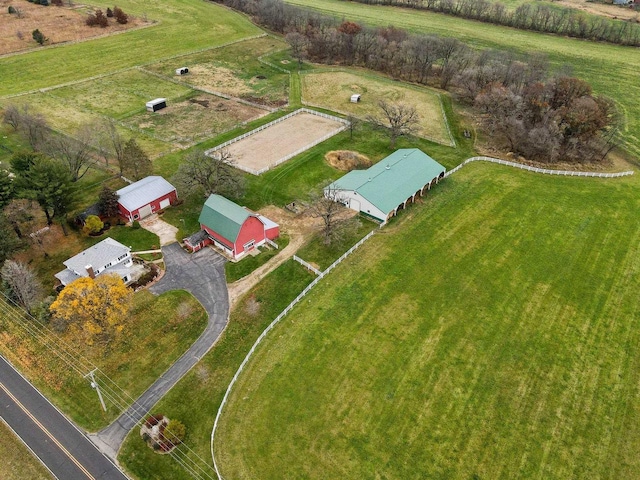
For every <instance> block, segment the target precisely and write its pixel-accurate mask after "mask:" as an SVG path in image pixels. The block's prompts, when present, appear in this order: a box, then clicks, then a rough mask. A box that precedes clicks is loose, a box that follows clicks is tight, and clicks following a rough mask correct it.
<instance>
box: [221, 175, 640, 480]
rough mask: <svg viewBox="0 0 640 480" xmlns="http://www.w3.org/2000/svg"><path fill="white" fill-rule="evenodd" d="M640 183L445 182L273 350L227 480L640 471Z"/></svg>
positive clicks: (339, 273)
mask: <svg viewBox="0 0 640 480" xmlns="http://www.w3.org/2000/svg"><path fill="white" fill-rule="evenodd" d="M638 182H639V180H638V178H627V179H623V180H617V181H616V180H614V181H603V180H593V179H580V180H578V179H575V178H573V179H571V178H550V177H543V176H541V175H536V174H531V173H526V172H521V171H514V170H512V169H508V168H505V167H500V166H495V165H488V164H472V165H469V166H466V167H465V168H464V169H462V170H461V171H460V172H459V173H458V174H456V175H455V176H454V177H452V178H451V179H448V180H447V181H446V182H443V183H441V184H440V185H438V187H437V188H436V189H435V190H432V191H431V192H430V193H429V194H428V195H427V196H426V197H425V200H424V203H425V204H424V205H423V206H412V207H411V208H409V209H408V210H407V211H405V212H403V214H402V215H401V216H400V218H399V220H398V221H397V222H394V223H392V224H391V225H390V226H389V227H388V228H386V229H383V230H382V231H381V232H380V233H378V234H377V235H375V236H374V237H373V238H372V239H371V240H370V241H369V242H368V243H367V244H365V245H364V246H363V248H362V250H359V251H358V252H357V253H356V254H355V255H353V256H352V257H350V258H349V259H348V260H347V261H346V262H345V263H344V264H342V265H341V266H340V267H338V268H337V269H336V270H335V271H334V272H332V273H331V274H330V275H329V276H328V277H327V278H326V279H325V280H324V281H323V282H321V283H320V284H319V285H318V287H316V289H315V290H314V291H313V292H312V293H311V295H310V296H309V297H308V300H307V299H305V301H304V302H303V303H302V304H300V305H299V306H298V307H296V309H295V310H294V311H293V312H292V313H291V314H290V315H289V316H288V317H287V318H286V319H285V320H284V321H283V323H281V324H280V325H279V326H277V327H276V329H275V330H274V331H273V332H272V333H271V334H270V335H269V336H268V337H267V339H266V342H265V343H263V344H262V345H261V347H260V348H259V349H258V351H257V352H256V355H255V356H254V357H253V359H252V360H251V361H250V363H249V364H248V365H247V368H248V369H246V370H245V372H244V373H243V375H242V376H241V377H240V379H239V383H238V384H237V385H236V388H235V389H234V391H233V393H232V395H231V398H230V403H229V404H228V408H227V410H226V411H225V413H224V414H223V416H222V423H221V424H220V430H219V432H218V436H217V437H216V452H217V458H218V460H219V464H221V466H222V472H221V473H222V475H224V477H225V478H236V479H243V478H261V479H268V478H274V479H275V478H277V479H283V478H308V479H313V478H399V479H400V478H401V479H406V478H464V479H468V478H545V479H546V478H549V479H552V478H558V479H564V478H612V479H614V478H637V477H638V476H640V461H639V460H638V456H637V451H638V448H639V447H640V423H639V422H638V415H639V414H638V412H639V411H640V387H639V385H640V373H639V372H640V369H639V367H640V355H639V354H638V345H639V344H640V331H639V330H638V328H637V322H638V320H639V319H640V305H639V304H638V300H637V292H638V289H639V288H640V224H639V223H638V221H637V212H638V209H639V208H640V200H639V197H638V195H637V191H638ZM603 199H606V201H603Z"/></svg>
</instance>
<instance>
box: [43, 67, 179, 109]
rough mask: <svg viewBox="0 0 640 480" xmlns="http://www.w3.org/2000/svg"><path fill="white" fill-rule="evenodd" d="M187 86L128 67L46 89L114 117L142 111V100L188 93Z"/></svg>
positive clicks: (67, 99)
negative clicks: (101, 75)
mask: <svg viewBox="0 0 640 480" xmlns="http://www.w3.org/2000/svg"><path fill="white" fill-rule="evenodd" d="M191 92H192V90H191V89H190V88H188V87H185V86H182V85H178V84H176V83H173V82H170V81H167V80H163V79H161V78H158V77H157V76H155V75H151V74H149V73H146V72H143V71H140V70H137V69H132V70H127V71H125V72H119V73H115V74H113V75H107V76H104V77H101V78H97V79H94V80H90V81H87V82H81V83H75V84H73V85H69V86H67V87H61V88H56V89H54V90H50V91H49V93H50V94H51V95H53V96H55V97H59V98H62V99H64V100H66V101H67V102H69V103H71V104H73V105H76V106H78V107H80V109H82V110H89V111H93V112H96V113H99V114H102V115H106V116H108V117H112V118H115V119H122V118H125V117H127V116H130V115H132V114H134V113H137V112H140V111H146V106H145V104H146V102H148V101H149V100H153V99H154V98H158V97H164V98H166V99H167V101H168V103H171V102H172V101H174V100H176V99H179V98H183V97H185V96H187V95H189V94H190V93H191Z"/></svg>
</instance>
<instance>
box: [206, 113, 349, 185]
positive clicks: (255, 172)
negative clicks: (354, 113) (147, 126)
mask: <svg viewBox="0 0 640 480" xmlns="http://www.w3.org/2000/svg"><path fill="white" fill-rule="evenodd" d="M300 113H309V114H311V115H317V116H319V117H322V118H327V119H329V120H333V121H335V122H339V123H341V124H342V126H341V127H340V128H337V129H336V130H333V131H331V132H329V133H327V134H326V135H324V136H323V137H322V138H319V139H316V140H314V141H313V142H311V143H309V144H307V145H305V146H304V147H302V148H299V149H298V150H296V151H295V152H293V153H290V154H288V155H286V156H284V157H282V158H279V159H278V160H276V161H275V162H274V163H272V164H271V165H269V166H267V167H264V168H261V169H260V170H254V169H253V168H250V167H245V166H243V165H239V164H236V165H235V167H236V168H239V169H240V170H244V171H245V172H248V173H251V174H253V175H260V174H262V173H264V172H266V171H267V170H270V169H272V168H274V167H277V166H278V165H280V164H281V163H284V162H286V161H287V160H289V159H291V158H293V157H295V156H296V155H299V154H301V153H302V152H304V151H305V150H309V149H310V148H312V147H315V146H316V145H318V144H319V143H322V142H324V141H325V140H328V139H329V138H331V137H333V136H334V135H336V134H338V133H340V132H342V131H343V130H345V129H346V128H347V127H348V126H349V121H347V120H345V119H344V118H339V117H334V116H333V115H327V114H326V113H321V112H316V111H315V110H310V109H308V108H300V109H298V110H296V111H295V112H291V113H289V114H287V115H285V116H284V117H280V118H277V119H275V120H273V121H271V122H269V123H265V124H264V125H262V126H260V127H258V128H255V129H253V130H251V131H250V132H247V133H243V134H242V135H239V136H237V137H235V138H232V139H231V140H228V141H226V142H224V143H221V144H220V145H217V146H215V147H213V148H210V149H209V150H207V151H206V152H204V153H205V154H206V155H209V156H211V155H212V154H213V153H215V152H217V151H218V150H222V149H223V148H226V147H228V146H229V145H232V144H234V143H236V142H239V141H240V140H244V139H245V138H247V137H250V136H251V135H255V134H256V133H258V132H261V131H263V130H266V129H267V128H269V127H272V126H273V125H276V124H278V123H280V122H284V121H285V120H288V119H290V118H291V117H293V116H295V115H299V114H300Z"/></svg>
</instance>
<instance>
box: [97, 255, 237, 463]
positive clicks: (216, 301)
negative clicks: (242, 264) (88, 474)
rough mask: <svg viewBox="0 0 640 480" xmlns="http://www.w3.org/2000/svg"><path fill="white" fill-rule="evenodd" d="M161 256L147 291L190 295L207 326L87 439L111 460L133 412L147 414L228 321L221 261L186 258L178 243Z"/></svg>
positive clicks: (212, 257)
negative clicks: (159, 271)
mask: <svg viewBox="0 0 640 480" xmlns="http://www.w3.org/2000/svg"><path fill="white" fill-rule="evenodd" d="M162 253H163V255H164V261H165V265H166V273H165V275H164V277H163V278H162V279H161V280H160V281H159V282H158V283H156V284H155V285H154V286H152V287H151V288H150V290H151V292H153V293H155V294H160V293H164V292H168V291H170V290H187V291H188V292H191V293H192V294H193V296H194V297H196V298H197V299H198V301H199V302H200V303H201V304H202V306H203V307H204V308H205V310H206V311H207V313H208V314H209V322H208V324H207V326H206V328H205V330H204V332H203V333H202V335H200V337H199V338H198V340H196V341H195V342H194V344H193V345H192V346H191V347H190V348H189V350H187V351H186V352H185V353H184V355H182V357H180V358H179V359H178V360H177V361H176V363H174V364H173V365H172V366H171V367H170V368H169V370H167V371H166V372H165V373H164V374H163V375H162V376H161V377H160V378H158V380H156V381H155V382H154V384H153V385H151V387H149V389H147V391H146V392H144V393H143V394H142V395H141V396H140V398H138V400H136V403H135V407H130V408H129V409H128V410H127V411H126V412H124V413H123V414H122V415H120V417H118V418H117V419H116V420H115V421H114V422H113V423H112V424H111V425H109V426H108V427H107V428H105V429H104V430H101V431H100V432H98V434H97V435H92V436H91V438H92V440H93V441H94V442H95V443H96V445H98V447H99V448H100V450H102V451H103V452H104V453H105V454H106V455H108V456H109V457H111V458H112V459H114V460H115V458H116V456H117V453H118V449H119V448H120V446H121V445H122V442H123V441H124V439H125V437H126V436H127V434H128V433H129V431H130V430H131V429H132V428H133V427H134V426H135V425H136V423H137V422H138V421H139V420H141V418H142V415H144V413H140V414H138V413H137V412H147V411H149V410H150V409H151V408H152V407H153V406H154V405H155V404H156V403H157V402H158V401H159V400H160V399H161V398H162V397H163V396H164V395H165V394H166V393H167V392H168V391H169V390H170V389H171V388H172V387H173V386H174V385H175V384H176V383H177V382H178V381H179V380H180V379H181V378H182V377H183V376H184V375H185V374H186V373H187V372H188V371H189V370H190V369H191V368H192V367H193V366H194V365H195V364H196V363H197V362H198V361H199V360H200V359H201V358H202V356H203V355H204V354H205V353H207V352H208V351H209V350H210V349H211V347H213V345H214V344H215V342H216V341H217V340H218V337H219V336H220V334H221V333H222V331H223V330H224V328H225V326H226V325H227V321H228V319H229V293H228V291H227V282H226V279H225V275H224V264H225V261H226V260H225V259H224V257H222V256H221V255H219V254H218V253H216V252H215V251H214V250H212V249H211V248H203V249H202V250H200V251H198V252H196V253H194V254H188V253H186V252H185V251H184V250H182V248H181V247H180V245H179V244H178V243H173V244H171V245H168V246H165V247H162Z"/></svg>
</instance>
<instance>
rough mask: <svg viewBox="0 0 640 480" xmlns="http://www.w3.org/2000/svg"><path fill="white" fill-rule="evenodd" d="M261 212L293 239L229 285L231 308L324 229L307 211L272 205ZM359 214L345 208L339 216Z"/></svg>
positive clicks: (346, 216)
mask: <svg viewBox="0 0 640 480" xmlns="http://www.w3.org/2000/svg"><path fill="white" fill-rule="evenodd" d="M260 214H262V215H264V216H265V217H267V218H269V219H271V220H273V221H274V222H276V223H277V224H278V225H280V228H281V230H282V231H285V232H287V233H288V234H289V236H290V237H291V240H290V242H289V245H287V246H286V247H285V248H284V249H283V250H282V251H281V252H280V253H278V254H277V255H276V256H275V257H273V258H272V259H271V260H269V261H268V262H267V263H265V264H264V265H262V266H261V267H260V268H257V269H256V270H254V271H253V272H251V273H250V274H249V275H247V276H246V277H243V278H241V279H240V280H238V281H236V282H233V283H232V284H230V285H229V286H228V290H229V304H230V306H231V308H233V306H234V305H235V304H236V302H237V301H238V300H239V299H240V298H241V297H242V296H243V295H244V294H245V293H247V292H248V291H249V290H251V289H252V288H253V287H255V286H256V285H257V284H258V282H260V280H262V279H263V278H264V277H265V276H266V275H267V274H269V273H271V272H272V271H273V270H275V269H276V268H278V267H279V266H280V265H282V264H283V263H284V262H286V261H287V260H289V259H290V258H291V257H293V255H294V253H296V252H297V251H298V249H299V248H300V247H302V245H304V243H305V242H306V241H307V240H309V238H310V237H311V236H312V235H313V234H314V233H315V232H318V231H320V230H321V229H322V219H320V218H313V217H311V216H310V215H309V214H307V213H302V214H298V215H295V214H293V213H291V212H289V211H287V210H284V209H282V208H278V207H274V206H273V205H270V206H268V207H265V208H262V209H260ZM357 214H358V213H357V212H356V211H354V210H349V209H347V208H345V209H344V210H343V211H342V212H340V214H339V216H338V218H340V219H346V218H349V217H353V216H355V215H357Z"/></svg>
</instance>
